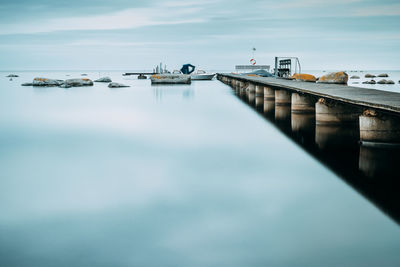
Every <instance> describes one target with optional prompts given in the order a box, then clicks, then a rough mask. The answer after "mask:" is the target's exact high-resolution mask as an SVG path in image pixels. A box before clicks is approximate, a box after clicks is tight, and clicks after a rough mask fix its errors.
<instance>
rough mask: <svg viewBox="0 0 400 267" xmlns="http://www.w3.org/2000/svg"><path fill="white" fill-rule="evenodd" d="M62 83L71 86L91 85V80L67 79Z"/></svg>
mask: <svg viewBox="0 0 400 267" xmlns="http://www.w3.org/2000/svg"><path fill="white" fill-rule="evenodd" d="M64 84H65V85H67V86H71V87H81V86H93V81H92V80H90V79H87V78H82V79H68V80H65V81H64ZM60 85H61V84H60Z"/></svg>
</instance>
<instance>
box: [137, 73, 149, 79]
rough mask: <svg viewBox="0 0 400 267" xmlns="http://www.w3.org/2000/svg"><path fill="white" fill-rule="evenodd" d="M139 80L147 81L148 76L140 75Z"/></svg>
mask: <svg viewBox="0 0 400 267" xmlns="http://www.w3.org/2000/svg"><path fill="white" fill-rule="evenodd" d="M137 78H138V79H139V80H145V79H147V76H146V75H143V74H139V76H138V77H137Z"/></svg>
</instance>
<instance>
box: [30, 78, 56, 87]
mask: <svg viewBox="0 0 400 267" xmlns="http://www.w3.org/2000/svg"><path fill="white" fill-rule="evenodd" d="M61 84H63V81H62V80H53V79H48V78H40V77H36V78H35V79H33V82H32V85H33V86H60V85H61Z"/></svg>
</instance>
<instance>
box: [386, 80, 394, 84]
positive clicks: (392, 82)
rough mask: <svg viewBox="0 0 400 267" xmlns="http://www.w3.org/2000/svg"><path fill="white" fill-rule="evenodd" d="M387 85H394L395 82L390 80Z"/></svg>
mask: <svg viewBox="0 0 400 267" xmlns="http://www.w3.org/2000/svg"><path fill="white" fill-rule="evenodd" d="M386 84H394V81H392V80H388V81H386Z"/></svg>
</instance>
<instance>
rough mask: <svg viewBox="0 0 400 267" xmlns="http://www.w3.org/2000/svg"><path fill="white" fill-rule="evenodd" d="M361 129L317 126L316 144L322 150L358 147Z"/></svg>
mask: <svg viewBox="0 0 400 267" xmlns="http://www.w3.org/2000/svg"><path fill="white" fill-rule="evenodd" d="M359 139H360V131H359V128H358V127H357V126H356V125H355V126H353V127H351V126H333V125H320V124H317V125H316V126H315V143H316V144H317V145H318V147H319V148H320V149H326V148H339V147H343V146H349V145H351V146H358V141H359Z"/></svg>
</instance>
